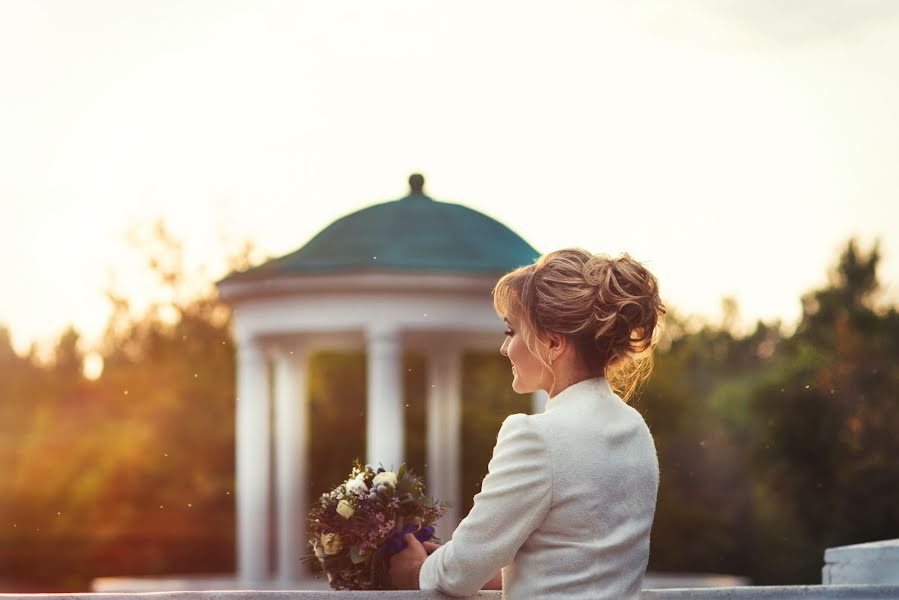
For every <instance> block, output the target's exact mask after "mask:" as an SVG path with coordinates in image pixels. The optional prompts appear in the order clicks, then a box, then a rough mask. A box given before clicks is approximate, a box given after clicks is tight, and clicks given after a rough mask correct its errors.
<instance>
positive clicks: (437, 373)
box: [425, 348, 462, 542]
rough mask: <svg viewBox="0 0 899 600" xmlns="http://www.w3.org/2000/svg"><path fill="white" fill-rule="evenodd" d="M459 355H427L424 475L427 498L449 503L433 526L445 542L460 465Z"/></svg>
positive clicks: (448, 351)
mask: <svg viewBox="0 0 899 600" xmlns="http://www.w3.org/2000/svg"><path fill="white" fill-rule="evenodd" d="M461 392H462V355H461V352H460V351H459V350H458V349H456V348H442V349H440V350H437V351H434V352H432V353H430V354H429V355H428V379H427V396H428V412H427V419H428V427H427V440H428V441H427V447H428V450H427V473H426V477H427V478H426V480H425V481H426V483H427V485H428V493H429V495H431V496H433V497H435V498H438V499H439V500H445V501H448V502H451V503H452V505H453V506H452V507H451V508H448V509H447V511H446V513H445V514H444V516H443V518H442V519H441V520H440V521H439V522H438V524H437V537H439V538H440V539H441V540H442V541H444V542H445V541H448V540H449V539H450V537H451V535H452V532H453V530H454V529H455V528H456V526H457V525H458V524H459V520H460V519H459V509H460V506H461V504H462V503H461V498H462V494H461V475H460V471H461V463H462V452H461V448H462V440H461V434H462V429H461V426H462V398H461Z"/></svg>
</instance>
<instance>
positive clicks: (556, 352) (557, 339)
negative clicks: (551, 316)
mask: <svg viewBox="0 0 899 600" xmlns="http://www.w3.org/2000/svg"><path fill="white" fill-rule="evenodd" d="M546 341H547V345H548V346H549V355H550V356H552V357H553V360H556V359H558V358H559V356H560V355H561V354H562V353H564V352H565V350H566V349H567V347H568V340H567V339H565V336H563V335H559V334H558V333H550V334H549V335H548V336H547V340H546Z"/></svg>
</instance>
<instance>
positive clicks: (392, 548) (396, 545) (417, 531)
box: [380, 525, 434, 563]
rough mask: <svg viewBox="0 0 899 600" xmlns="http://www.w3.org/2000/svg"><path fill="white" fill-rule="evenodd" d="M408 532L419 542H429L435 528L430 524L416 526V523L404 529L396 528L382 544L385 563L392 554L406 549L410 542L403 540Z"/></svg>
mask: <svg viewBox="0 0 899 600" xmlns="http://www.w3.org/2000/svg"><path fill="white" fill-rule="evenodd" d="M407 533H411V534H412V535H414V536H415V539H417V540H418V541H419V542H427V541H430V540H431V538H433V537H434V528H433V527H430V526H429V527H421V528H416V527H415V526H414V525H407V526H406V527H405V528H404V529H403V530H402V531H398V530H396V529H394V530H393V533H391V534H390V535H389V536H388V537H387V540H385V541H384V543H383V544H381V549H380V552H381V559H382V560H383V561H384V562H385V563H386V562H387V561H389V560H390V557H391V556H393V555H394V554H397V553H399V552H402V551H403V550H405V549H406V546H408V544H407V543H406V541H405V540H403V536H405V535H406V534H407Z"/></svg>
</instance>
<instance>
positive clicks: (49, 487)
mask: <svg viewBox="0 0 899 600" xmlns="http://www.w3.org/2000/svg"><path fill="white" fill-rule="evenodd" d="M142 247H143V248H144V251H145V252H146V253H147V261H148V263H147V264H148V267H149V268H150V270H151V271H152V272H153V273H154V274H155V276H156V277H157V278H158V280H159V285H160V288H161V289H163V290H164V291H165V292H166V293H165V294H163V295H162V297H163V298H164V300H160V301H157V302H155V303H153V304H151V305H150V307H149V308H148V309H147V310H146V311H144V312H142V313H141V314H139V315H138V314H135V311H134V310H133V307H132V306H131V305H130V303H129V301H128V300H127V298H125V297H124V296H123V295H122V294H120V293H118V292H116V291H115V290H110V291H109V293H108V296H109V300H110V302H111V304H112V306H113V311H112V315H111V317H110V320H109V324H108V327H107V330H106V333H105V335H104V339H103V344H102V348H101V355H102V358H103V362H104V369H103V372H102V376H101V377H99V378H98V379H97V380H95V381H91V380H88V379H86V378H85V377H84V376H83V374H82V373H83V361H84V356H83V355H82V353H81V350H80V346H79V343H78V342H79V335H78V332H77V331H75V330H74V329H71V328H70V329H68V330H67V331H65V332H63V333H62V335H61V336H60V338H59V340H58V343H57V345H56V348H55V352H54V360H52V361H49V362H46V363H45V362H43V361H40V360H38V358H37V357H36V356H35V352H34V351H32V352H31V353H29V354H28V355H26V356H19V355H18V354H16V352H15V351H14V350H13V348H12V345H11V342H10V333H9V331H8V330H7V329H5V328H0V591H15V590H22V591H86V590H87V589H88V586H89V583H90V580H91V579H92V578H94V577H98V576H111V575H162V574H185V573H222V572H229V571H233V570H234V568H235V564H234V543H235V527H234V519H235V514H234V511H235V506H234V466H235V465H234V463H235V461H234V452H235V449H234V368H235V366H234V346H233V343H232V339H231V336H230V313H229V311H228V309H227V308H226V307H225V306H223V305H222V304H221V303H219V302H218V301H217V299H216V296H215V293H214V289H213V288H212V286H211V285H207V286H205V287H201V288H199V289H198V288H197V286H196V281H197V279H198V278H197V277H196V276H195V274H190V275H188V274H187V273H186V272H185V268H184V265H183V250H182V247H181V244H180V243H179V241H178V240H176V239H174V237H173V236H171V234H169V232H168V231H167V230H166V229H165V227H164V226H163V225H162V224H159V225H157V227H156V229H155V231H154V234H153V235H152V236H151V239H149V240H145V241H144V243H143V245H142ZM250 254H251V248H250V247H249V246H244V247H242V248H241V249H240V250H239V251H238V252H235V253H234V254H233V256H232V258H231V261H230V267H231V268H232V269H240V268H243V267H245V266H247V264H248V263H249V262H250ZM879 260H880V255H879V251H878V248H877V246H874V247H873V248H872V249H870V250H868V251H861V250H860V249H859V248H858V246H857V244H856V243H855V242H849V243H848V245H847V246H846V248H845V250H844V252H843V253H842V256H841V257H840V258H839V261H838V264H837V265H836V266H835V267H834V269H833V272H832V273H831V278H830V282H829V284H828V285H827V286H825V287H824V288H822V289H820V290H815V291H811V292H809V293H808V294H807V295H806V296H805V297H804V298H803V299H802V302H803V312H802V317H801V319H800V322H799V324H798V327H797V328H796V330H795V332H794V333H792V334H790V335H785V334H784V333H783V331H782V327H781V326H780V324H779V323H772V324H765V323H761V322H760V323H758V324H757V325H756V327H755V329H754V330H753V331H752V332H751V333H749V334H746V335H739V334H737V333H735V328H734V322H735V319H736V314H737V306H736V303H735V302H733V301H728V302H727V303H726V310H725V319H724V321H723V322H722V323H720V324H708V323H706V324H695V323H692V322H690V321H689V320H687V319H683V318H680V317H679V316H678V315H676V314H672V315H671V316H670V318H669V319H668V320H667V324H666V329H665V334H664V337H663V340H662V343H661V345H660V348H659V350H658V351H657V358H656V368H655V371H654V374H653V376H652V378H651V379H650V380H649V382H648V383H647V384H646V385H645V386H644V388H643V390H642V392H641V394H640V395H639V396H638V397H637V398H636V399H635V400H634V405H635V407H636V408H637V409H638V410H640V411H641V412H642V413H643V414H644V415H645V417H646V419H647V422H648V423H649V425H650V428H651V429H652V431H653V434H654V436H655V440H656V445H657V448H658V452H659V458H660V463H661V483H660V490H659V501H658V509H657V516H656V522H655V526H654V529H653V537H652V549H651V559H650V570H655V571H685V572H716V573H729V574H739V575H746V576H748V577H750V578H751V579H752V580H753V582H755V583H799V582H809V583H814V582H818V581H820V567H821V565H822V560H823V551H824V548H826V547H828V546H834V545H842V544H849V543H856V542H863V541H872V540H876V539H885V538H890V537H899V504H897V503H896V502H895V500H894V498H895V492H896V487H897V484H899V461H897V460H896V459H895V457H896V456H899V438H897V435H896V432H897V431H899V400H897V399H899V366H897V364H899V361H897V359H899V316H897V312H896V309H895V307H891V306H882V305H881V304H880V296H879V291H880V288H879V281H878V277H877V267H878V264H879ZM205 281H208V278H207V279H205ZM500 343H501V332H500V327H499V324H498V326H497V348H498V347H499V344H500ZM463 373H464V374H463V399H464V404H463V438H464V439H463V445H462V447H463V458H462V460H463V487H464V491H463V498H465V499H466V501H465V505H464V506H463V511H467V510H468V509H469V508H470V506H471V496H473V495H474V494H475V493H477V490H478V486H479V483H480V480H481V478H482V477H483V475H484V473H485V472H486V467H487V462H488V461H489V459H490V454H491V449H492V447H493V443H494V442H495V438H496V432H497V430H498V428H499V425H500V423H501V422H502V420H503V418H504V417H505V416H506V415H508V414H510V413H513V412H528V411H529V410H530V398H529V397H521V396H517V395H516V394H514V392H512V391H511V385H510V384H511V378H510V373H509V370H508V364H507V362H506V359H504V358H502V357H501V356H499V354H498V352H496V353H491V354H484V353H471V354H468V355H466V356H465V358H464V361H463ZM424 374H425V362H424V359H423V357H421V356H418V355H415V354H412V353H410V354H407V355H406V356H405V357H404V375H405V390H406V397H405V401H406V403H407V411H406V429H407V456H408V462H409V463H410V465H411V466H412V468H413V469H415V470H416V471H418V472H420V473H424V472H425V468H426V466H425V464H424V460H425V459H424V456H425V440H424V430H425V413H424V411H425V397H426V396H425V385H426V382H425V375H424ZM364 391H365V357H364V355H363V354H361V353H355V354H352V353H347V354H334V353H320V354H317V355H314V356H313V357H312V365H311V370H310V403H311V410H312V414H313V419H315V423H316V426H315V427H314V428H312V430H311V432H310V439H309V452H310V453H311V454H310V460H311V464H312V465H314V471H313V474H312V476H311V477H310V481H309V482H308V486H307V495H308V496H309V498H310V499H314V498H315V497H316V496H317V495H318V494H320V493H321V492H322V491H324V490H325V489H327V488H329V487H330V486H333V485H334V484H336V483H337V482H339V481H340V480H341V479H342V477H344V476H345V474H346V472H347V471H348V468H349V465H350V463H351V461H352V459H353V458H355V457H357V456H358V457H363V455H364V448H365V439H364V436H365V400H364V397H365V396H364ZM334 431H341V432H351V431H356V432H358V435H342V436H340V439H339V441H335V440H334V436H333V435H332V434H333V432H334Z"/></svg>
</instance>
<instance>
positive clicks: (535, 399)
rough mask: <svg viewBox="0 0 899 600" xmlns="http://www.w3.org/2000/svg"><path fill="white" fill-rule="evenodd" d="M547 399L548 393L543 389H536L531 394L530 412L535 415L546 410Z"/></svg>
mask: <svg viewBox="0 0 899 600" xmlns="http://www.w3.org/2000/svg"><path fill="white" fill-rule="evenodd" d="M548 400H549V394H547V393H546V392H545V391H544V390H537V391H536V392H534V393H533V394H531V414H532V415H536V414H539V413H542V412H543V411H544V410H546V402H547V401H548Z"/></svg>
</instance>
